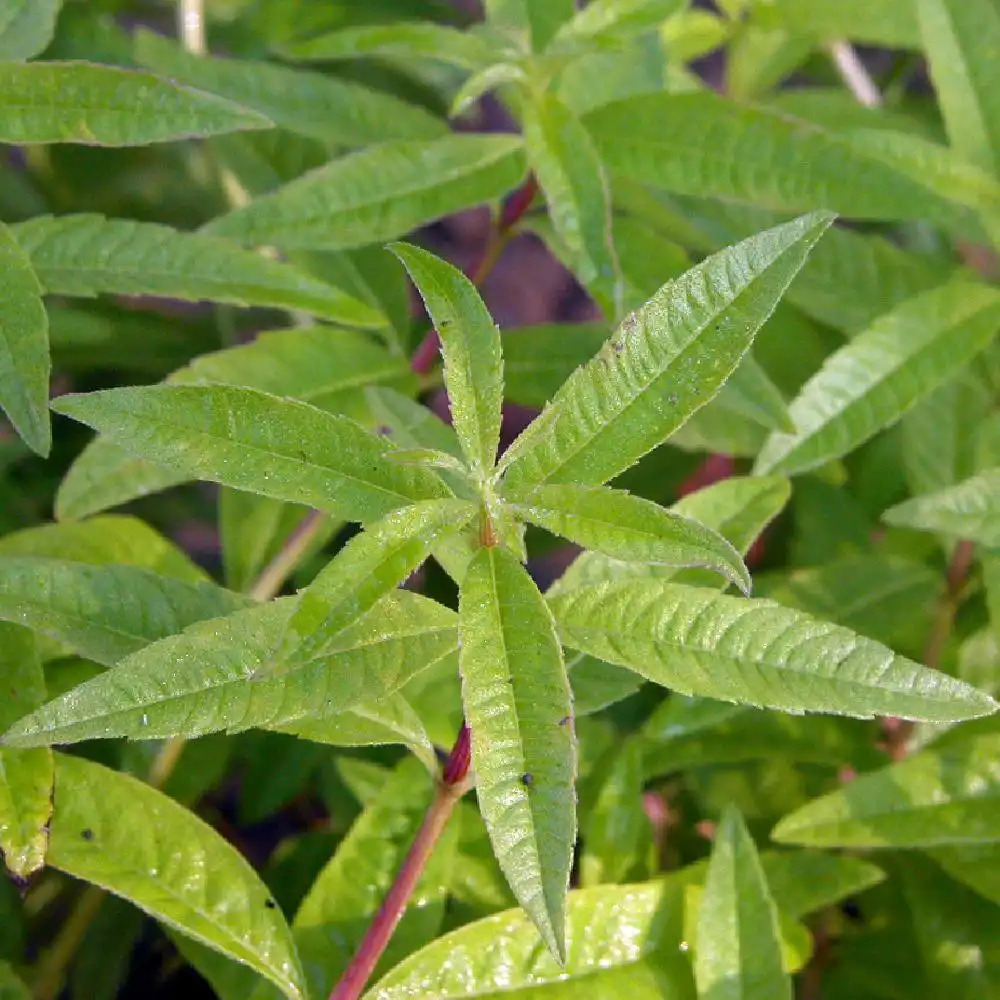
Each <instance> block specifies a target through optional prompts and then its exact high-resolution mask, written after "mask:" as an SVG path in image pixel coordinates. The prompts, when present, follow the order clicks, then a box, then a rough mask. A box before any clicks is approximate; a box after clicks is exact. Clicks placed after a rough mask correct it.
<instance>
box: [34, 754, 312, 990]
mask: <svg viewBox="0 0 1000 1000" xmlns="http://www.w3.org/2000/svg"><path fill="white" fill-rule="evenodd" d="M55 774H56V795H55V810H54V811H53V814H52V829H51V844H50V848H49V858H48V861H49V864H50V865H52V867H54V868H58V869H59V870H60V871H64V872H67V873H68V874H70V875H74V876H75V877H77V878H81V879H84V880H85V881H87V882H92V883H94V884H95V885H99V886H101V887H102V888H104V889H107V890H108V891H109V892H113V893H115V894H116V895H118V896H122V897H123V898H125V899H127V900H129V901H130V902H132V903H134V904H135V905H136V906H138V907H140V908H142V909H143V910H145V911H146V912H147V913H149V914H151V915H152V916H154V917H155V918H156V919H157V920H162V921H163V922H164V923H165V924H167V925H168V926H170V927H173V928H175V929H177V930H179V931H181V932H182V933H184V934H187V935H189V936H190V937H192V938H194V939H195V940H196V941H199V942H201V943H202V944H205V945H208V946H209V947H211V948H215V949H216V950H217V951H220V952H222V953H223V954H224V955H227V956H229V957H230V958H233V959H235V960H236V961H238V962H242V963H243V964H245V965H248V966H250V968H252V969H255V970H256V971H257V972H259V973H260V974H261V975H262V976H265V977H266V978H267V979H269V980H271V981H272V982H273V983H275V984H276V985H277V986H278V987H279V988H280V990H281V992H282V993H283V994H284V995H285V996H286V997H290V998H301V997H305V995H306V993H305V987H304V977H303V974H302V969H301V967H300V965H299V961H298V957H297V956H296V953H295V946H294V944H293V942H292V935H291V932H290V931H289V929H288V925H287V924H286V923H285V920H284V917H282V915H281V911H280V910H279V909H278V908H277V906H276V905H275V904H274V900H272V899H271V897H270V894H269V893H268V891H267V888H266V887H265V886H264V884H263V883H262V882H261V881H260V879H259V878H258V877H257V874H256V873H255V872H254V870H253V868H251V867H250V865H249V863H248V862H247V861H245V860H244V859H243V858H242V856H241V855H240V854H239V852H238V851H237V850H236V848H235V847H233V846H232V845H230V844H228V843H227V842H226V841H225V840H223V839H222V837H221V836H220V835H219V834H218V833H216V832H215V830H213V829H212V828H211V827H210V826H209V825H208V824H207V823H205V822H204V821H203V820H200V819H198V817H196V816H195V815H194V814H193V813H191V812H189V811H188V810H187V809H185V808H184V807H183V806H181V805H179V804H178V803H176V802H174V801H173V800H172V799H170V798H168V797H167V796H166V795H164V794H163V793H161V792H158V791H156V790H155V789H153V788H150V787H149V785H146V784H144V783H143V782H141V781H137V780H136V779H135V778H132V777H129V776H128V775H125V774H121V773H119V772H116V771H111V770H109V769H107V768H105V767H101V766H100V765H98V764H93V763H91V762H90V761H86V760H82V759H80V758H77V757H69V756H66V755H65V754H57V755H56V772H55Z"/></svg>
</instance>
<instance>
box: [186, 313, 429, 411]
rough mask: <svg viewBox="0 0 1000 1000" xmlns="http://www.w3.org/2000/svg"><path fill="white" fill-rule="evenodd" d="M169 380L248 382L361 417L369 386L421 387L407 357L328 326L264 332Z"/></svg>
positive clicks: (362, 336) (367, 338) (201, 359)
mask: <svg viewBox="0 0 1000 1000" xmlns="http://www.w3.org/2000/svg"><path fill="white" fill-rule="evenodd" d="M167 381H168V382H171V383H173V384H178V383H197V382H222V383H224V384H226V385H241V386H247V387H249V388H251V389H260V390H261V391H262V392H270V393H273V394H274V395H275V396H288V397H291V398H292V399H299V400H302V401H303V402H305V403H311V404H312V405H313V406H318V407H319V408H320V409H321V410H329V411H330V412H332V413H343V414H346V415H348V416H354V417H355V418H356V419H362V415H365V417H367V411H368V407H367V404H366V403H365V400H364V391H365V390H366V389H367V388H368V387H369V386H374V385H386V386H393V387H395V388H397V389H399V390H400V391H405V390H410V389H415V388H416V380H415V379H414V377H413V375H412V373H411V372H410V369H409V365H407V363H406V361H405V360H404V359H403V358H401V357H398V356H394V355H391V354H390V353H389V352H388V351H387V350H386V349H385V348H384V347H382V346H381V345H380V344H378V343H376V342H375V341H374V340H373V339H372V338H371V337H370V336H368V335H366V334H364V333H359V332H356V331H353V330H335V329H331V328H330V327H328V326H316V327H297V328H295V329H292V330H275V331H273V332H268V333H260V334H258V335H257V336H256V337H255V338H254V340H253V341H252V342H251V343H249V344H241V345H240V346H238V347H230V348H228V349H227V350H223V351H216V352H214V353H212V354H203V355H202V356H201V357H199V358H195V360H194V361H192V362H191V364H190V365H188V366H187V367H185V368H181V369H180V370H178V371H176V372H174V373H173V374H172V375H171V376H170V377H169V378H168V380H167Z"/></svg>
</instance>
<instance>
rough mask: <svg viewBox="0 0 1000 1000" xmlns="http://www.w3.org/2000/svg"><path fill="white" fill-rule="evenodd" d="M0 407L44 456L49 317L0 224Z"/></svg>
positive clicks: (26, 264)
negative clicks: (1, 292)
mask: <svg viewBox="0 0 1000 1000" xmlns="http://www.w3.org/2000/svg"><path fill="white" fill-rule="evenodd" d="M0 280H2V282H3V289H4V296H3V301H2V303H0V407H2V408H3V410H4V412H5V413H6V414H7V416H8V417H10V421H11V423H12V424H13V425H14V427H15V429H16V430H17V432H18V433H19V434H20V435H21V437H22V438H24V441H25V443H26V444H27V445H28V446H29V447H30V448H31V449H32V450H34V451H36V452H38V453H39V454H40V455H47V454H48V453H49V448H50V447H51V445H52V432H51V429H50V427H49V416H48V412H47V408H48V399H49V368H50V367H51V364H50V361H49V321H48V317H47V315H46V313H45V305H44V304H43V302H42V286H41V284H40V282H39V280H38V276H37V275H36V274H35V272H34V271H33V270H32V267H31V261H29V260H28V257H27V256H26V254H25V253H24V251H23V250H22V249H21V248H20V247H19V246H18V245H17V242H16V241H15V239H14V238H13V236H12V234H11V231H10V229H9V228H8V227H7V226H5V225H3V223H0Z"/></svg>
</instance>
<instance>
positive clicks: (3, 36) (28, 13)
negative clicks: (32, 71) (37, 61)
mask: <svg viewBox="0 0 1000 1000" xmlns="http://www.w3.org/2000/svg"><path fill="white" fill-rule="evenodd" d="M60 7H62V0H0V59H31V58H32V57H33V56H37V55H38V54H39V53H40V52H42V51H44V50H45V49H46V48H47V47H48V44H49V42H51V41H52V36H53V35H54V34H55V30H56V18H57V17H58V16H59V8H60Z"/></svg>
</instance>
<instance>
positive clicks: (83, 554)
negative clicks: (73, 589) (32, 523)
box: [0, 514, 208, 583]
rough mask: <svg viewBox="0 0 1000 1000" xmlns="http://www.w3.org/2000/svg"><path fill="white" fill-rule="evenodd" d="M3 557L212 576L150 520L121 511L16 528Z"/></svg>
mask: <svg viewBox="0 0 1000 1000" xmlns="http://www.w3.org/2000/svg"><path fill="white" fill-rule="evenodd" d="M0 556H4V557H5V556H41V557H43V558H49V559H64V560H70V561H72V562H77V563H89V564H90V565H91V566H106V565H109V564H117V565H119V566H137V567H139V568H140V569H148V570H152V571H153V572H154V573H159V574H160V575H161V576H169V577H175V578H176V579H178V580H184V581H185V582H186V583H202V582H207V580H208V574H207V573H206V572H205V571H204V570H203V569H202V568H201V567H200V566H196V565H195V564H194V563H193V562H192V561H191V560H190V559H189V558H188V557H187V556H186V555H185V554H184V553H183V552H182V551H181V550H180V549H179V548H177V546H175V545H174V544H173V542H170V541H168V540H167V539H166V538H164V537H163V536H162V535H161V534H159V532H157V531H155V530H154V529H153V528H151V527H150V526H149V525H148V524H146V522H145V521H140V520H138V518H134V517H125V516H122V515H120V514H119V515H115V514H110V515H108V516H106V517H95V518H92V519H91V520H89V521H79V522H72V521H70V522H68V523H66V524H42V525H39V526H37V527H34V528H23V529H22V530H21V531H13V532H11V533H10V534H9V535H4V536H3V537H2V538H0Z"/></svg>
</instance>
